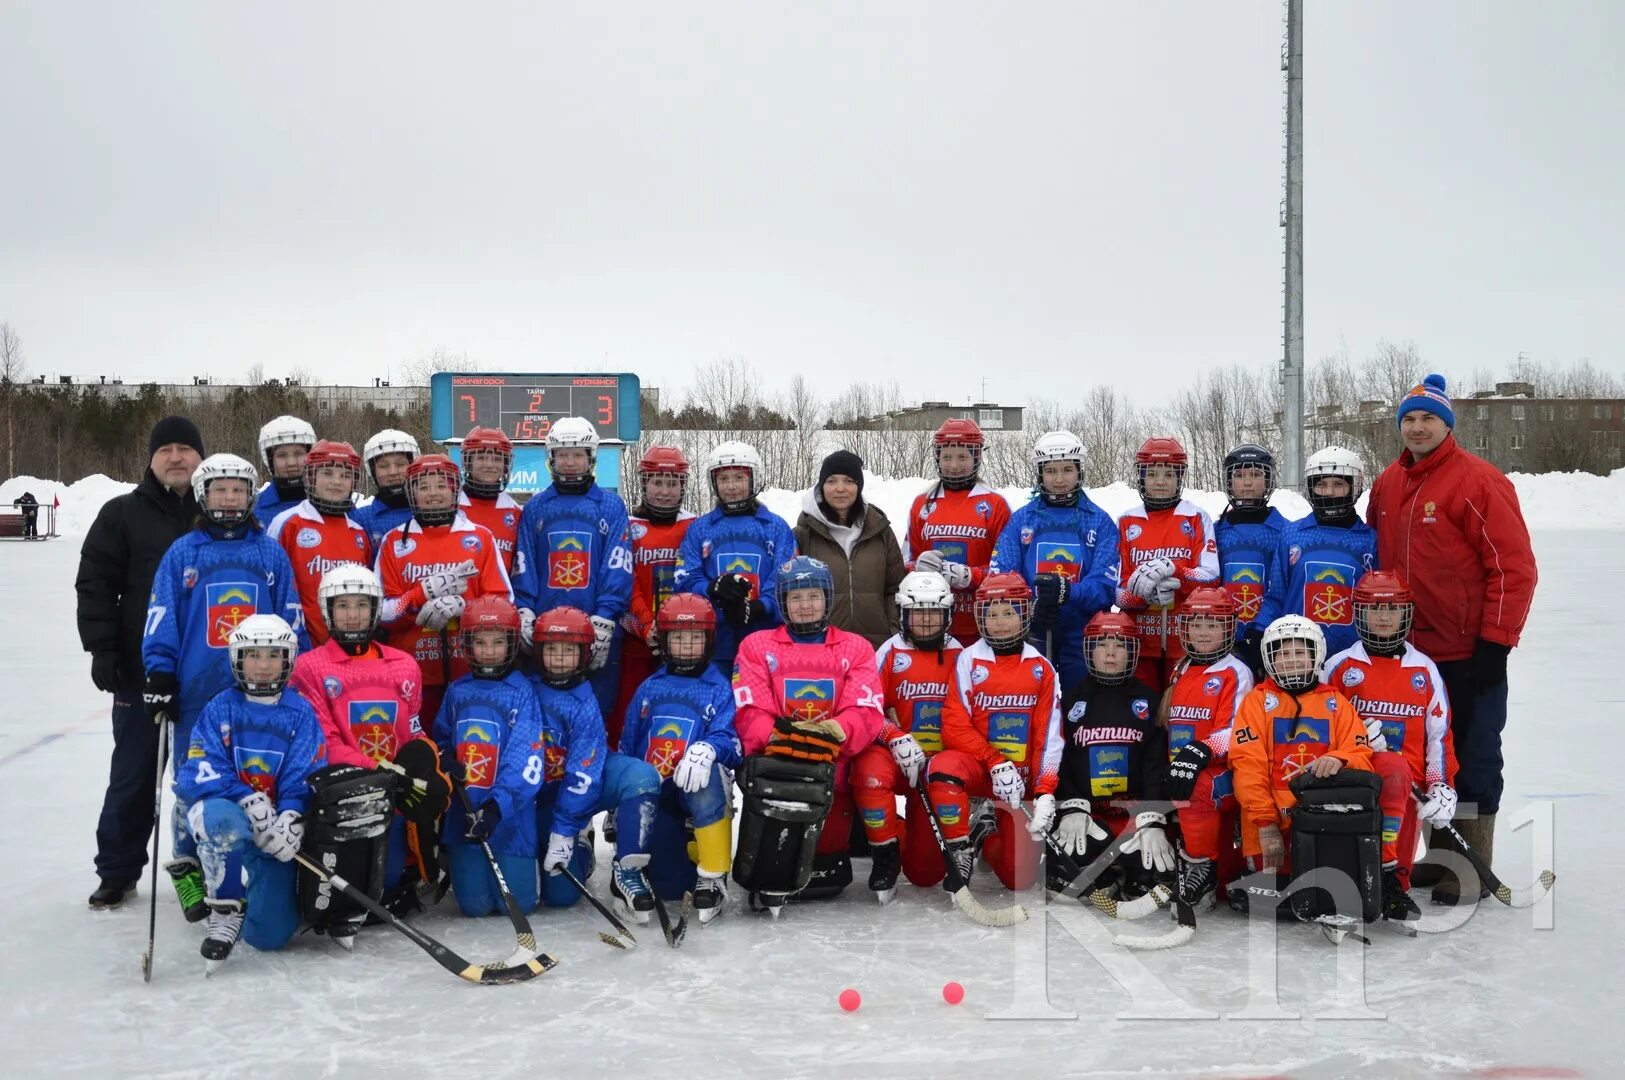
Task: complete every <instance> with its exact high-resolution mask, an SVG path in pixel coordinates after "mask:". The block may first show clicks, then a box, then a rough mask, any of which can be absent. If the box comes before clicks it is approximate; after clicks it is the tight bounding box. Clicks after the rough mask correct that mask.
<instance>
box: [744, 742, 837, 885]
mask: <svg viewBox="0 0 1625 1080" xmlns="http://www.w3.org/2000/svg"><path fill="white" fill-rule="evenodd" d="M739 786H740V788H741V789H742V790H743V792H744V796H745V797H744V803H743V808H742V810H741V812H740V817H739V848H738V854H737V855H736V856H735V859H734V866H733V876H734V880H735V881H737V882H739V884H740V885H742V886H743V887H744V888H746V889H748V890H749V891H751V892H769V893H793V892H797V891H799V890H800V889H802V888H804V887H805V886H806V885H807V883H808V882H809V881H810V880H811V878H812V874H813V861H814V858H815V857H816V854H817V849H818V840H819V837H820V835H821V834H822V832H823V827H824V818H825V816H826V815H827V814H828V812H829V808H830V804H831V802H832V801H833V800H834V794H835V766H834V764H833V763H832V762H810V761H802V760H799V759H795V758H784V757H769V756H766V755H757V756H754V757H749V758H746V759H745V763H744V766H743V767H742V768H741V769H740V770H739ZM847 875H848V876H847V880H848V881H850V880H851V867H850V866H848V867H847Z"/></svg>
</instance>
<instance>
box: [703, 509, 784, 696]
mask: <svg viewBox="0 0 1625 1080" xmlns="http://www.w3.org/2000/svg"><path fill="white" fill-rule="evenodd" d="M795 557H796V538H795V534H794V533H792V532H791V531H790V526H789V525H787V524H786V523H785V521H784V519H783V518H781V517H779V515H777V514H775V513H773V511H771V510H769V509H767V508H766V507H765V506H760V505H758V506H757V507H756V510H755V512H754V513H750V514H724V513H723V512H722V509H721V507H718V508H716V509H713V510H712V511H710V512H709V513H707V514H705V515H703V516H702V517H699V518H697V519H696V520H695V521H694V524H692V525H690V526H689V527H688V532H687V533H686V534H684V536H683V546H682V547H680V548H678V550H677V569H676V571H675V572H674V574H673V578H672V580H673V587H674V588H675V589H676V590H677V591H678V592H691V593H697V594H699V595H700V596H704V597H706V599H707V600H709V599H710V596H709V592H710V588H711V583H712V582H713V581H716V580H717V579H718V578H720V577H721V576H722V575H724V574H743V575H744V576H745V577H747V578H749V579H750V581H751V584H752V585H753V586H754V587H755V596H756V599H758V600H760V601H761V602H762V606H763V607H765V608H766V609H767V619H766V621H764V622H762V623H759V624H758V623H752V624H751V625H750V626H748V627H744V628H739V627H735V626H733V625H732V624H731V623H729V622H728V620H727V619H725V618H721V617H719V618H718V619H717V646H716V653H715V655H714V657H713V662H714V663H715V664H716V665H717V666H718V667H720V668H722V669H723V670H732V668H733V662H734V654H735V653H736V652H738V651H739V642H740V640H741V639H742V638H743V637H744V636H745V635H746V634H749V633H754V632H756V631H757V630H771V629H773V628H774V627H775V626H778V625H779V624H780V622H782V621H783V619H782V616H781V615H780V614H779V600H778V596H777V595H776V592H777V589H776V586H777V585H778V580H779V564H780V563H785V562H789V561H790V560H791V559H793V558H795Z"/></svg>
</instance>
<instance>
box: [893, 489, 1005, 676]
mask: <svg viewBox="0 0 1625 1080" xmlns="http://www.w3.org/2000/svg"><path fill="white" fill-rule="evenodd" d="M1009 521H1010V504H1009V503H1007V502H1005V501H1004V496H1003V495H1000V494H999V493H998V492H996V491H994V490H993V489H992V488H989V487H984V486H983V485H981V484H977V485H975V486H974V487H971V488H968V489H966V490H964V491H949V490H947V489H945V488H944V487H943V486H942V485H941V484H940V483H939V484H937V485H935V486H934V487H932V488H931V489H930V490H929V491H925V492H922V493H921V494H919V495H917V496H915V498H914V505H913V506H912V507H910V508H909V512H908V536H907V538H906V544H905V546H904V549H903V564H904V565H905V566H906V567H907V568H908V569H910V570H913V569H914V560H915V559H917V558H919V557H920V555H921V553H923V552H926V551H930V550H933V549H935V550H937V551H940V552H942V557H943V559H945V560H946V561H948V562H956V563H963V564H965V565H966V566H968V567H970V587H969V588H968V589H962V590H959V591H956V592H955V593H954V615H953V622H952V623H951V624H950V626H949V633H951V634H953V636H954V637H956V638H958V639H959V640H960V641H961V642H964V643H966V644H969V643H970V642H973V641H975V640H976V637H977V634H976V616H975V613H974V612H973V611H972V610H971V605H972V601H973V600H974V599H975V597H976V587H977V586H978V585H980V584H981V583H982V579H983V578H985V577H986V576H987V564H988V563H989V562H991V561H992V559H993V545H994V544H996V543H997V542H998V539H999V533H1001V532H1003V531H1004V527H1005V525H1006V524H1008V523H1009Z"/></svg>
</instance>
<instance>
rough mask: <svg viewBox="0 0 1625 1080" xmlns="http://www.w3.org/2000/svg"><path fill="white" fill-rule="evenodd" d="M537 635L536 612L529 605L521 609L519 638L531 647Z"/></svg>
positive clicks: (526, 645)
mask: <svg viewBox="0 0 1625 1080" xmlns="http://www.w3.org/2000/svg"><path fill="white" fill-rule="evenodd" d="M535 637H536V613H535V612H534V611H532V610H530V608H528V607H522V608H520V609H519V640H520V641H522V642H524V643H525V648H527V649H528V648H530V647H531V644H532V643H533V641H534V640H535Z"/></svg>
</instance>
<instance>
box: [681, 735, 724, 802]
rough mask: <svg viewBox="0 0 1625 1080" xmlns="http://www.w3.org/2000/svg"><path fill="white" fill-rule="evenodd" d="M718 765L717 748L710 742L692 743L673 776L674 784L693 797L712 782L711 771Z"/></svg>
mask: <svg viewBox="0 0 1625 1080" xmlns="http://www.w3.org/2000/svg"><path fill="white" fill-rule="evenodd" d="M716 763H717V748H716V747H714V746H712V745H711V744H710V743H708V742H697V743H690V744H689V746H688V751H687V752H686V753H684V754H683V760H682V761H679V762H678V763H677V770H676V771H675V772H673V773H672V774H671V778H672V782H673V783H675V784H676V785H677V786H678V787H680V788H682V789H683V790H684V791H686V792H688V793H689V794H690V795H692V794H693V793H694V792H696V791H699V790H701V789H702V788H704V787H705V785H707V784H709V783H710V782H711V769H712V767H713V766H715V765H716Z"/></svg>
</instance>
